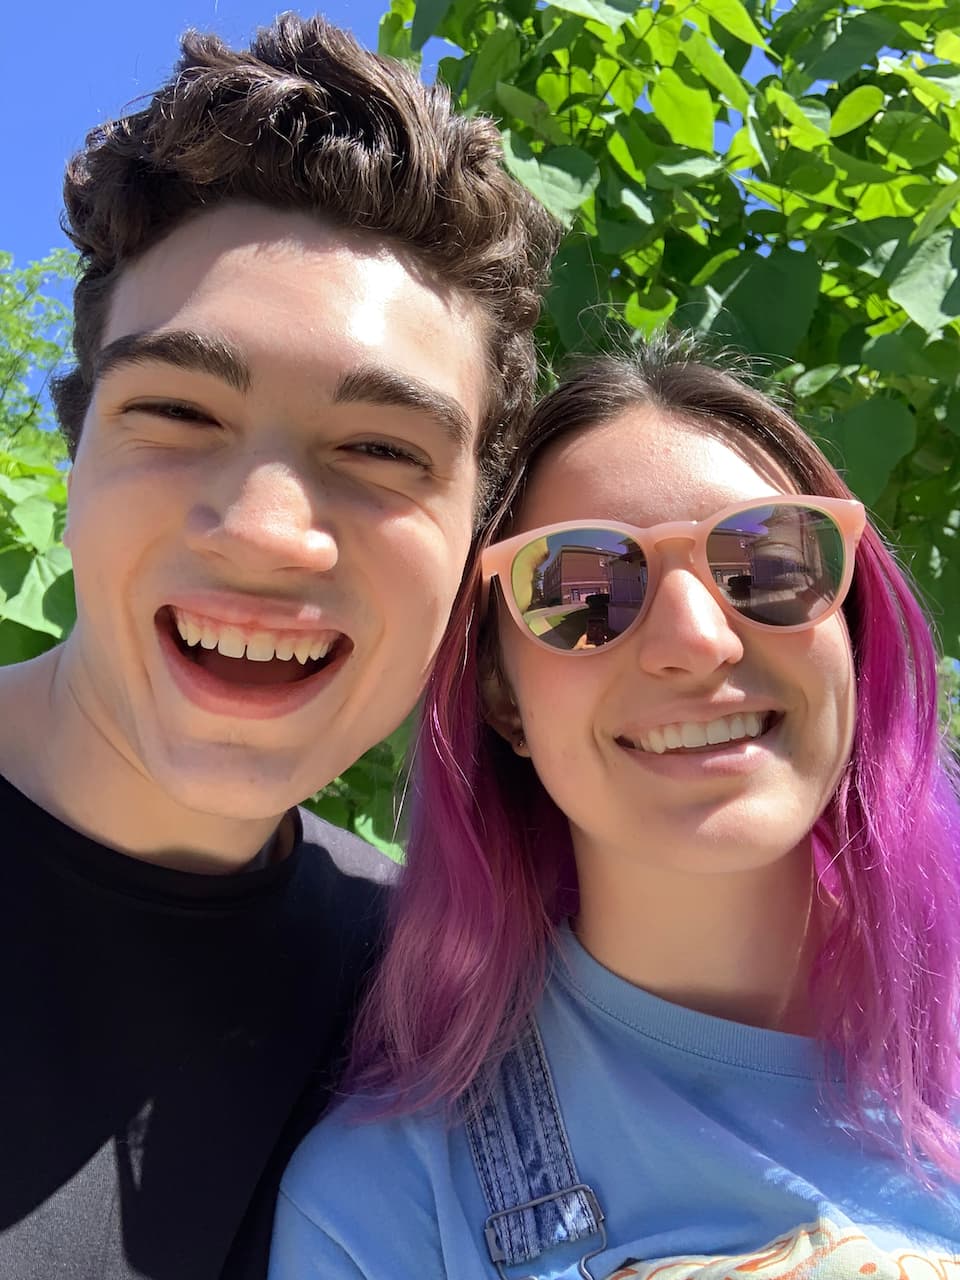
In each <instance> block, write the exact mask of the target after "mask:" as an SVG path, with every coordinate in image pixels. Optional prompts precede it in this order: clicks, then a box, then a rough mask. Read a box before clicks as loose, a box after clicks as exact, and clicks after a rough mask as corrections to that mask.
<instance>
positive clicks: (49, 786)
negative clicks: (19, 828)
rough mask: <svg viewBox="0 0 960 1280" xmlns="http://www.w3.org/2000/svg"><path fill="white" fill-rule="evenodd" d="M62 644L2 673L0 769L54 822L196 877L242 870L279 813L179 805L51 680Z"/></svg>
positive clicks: (64, 685) (274, 832)
mask: <svg viewBox="0 0 960 1280" xmlns="http://www.w3.org/2000/svg"><path fill="white" fill-rule="evenodd" d="M62 655H63V647H62V646H61V647H60V648H58V649H54V650H51V651H50V652H49V653H45V654H43V655H42V656H41V657H39V658H35V659H33V660H32V661H31V662H26V663H21V664H18V665H16V666H12V667H5V668H0V773H2V774H3V776H4V777H6V778H7V779H8V781H9V782H11V783H12V784H13V785H14V786H15V787H16V788H17V789H18V790H19V791H22V792H23V793H24V794H25V795H26V796H28V797H29V798H30V799H31V800H33V801H34V802H35V803H36V804H38V805H40V806H41V808H43V809H46V810H47V812H48V813H50V814H52V815H53V816H54V817H56V818H59V819H60V821H61V822H64V823H66V824H67V826H70V827H72V828H74V830H76V831H79V832H81V833H82V834H83V835H86V836H89V837H91V838H92V839H94V840H96V841H98V842H99V843H101V844H104V845H107V846H109V847H110V848H113V849H116V850H118V851H119V852H121V853H125V854H128V855H129V856H130V857H133V858H137V859H139V860H141V861H144V862H152V863H155V864H157V865H160V866H168V867H172V868H175V869H177V870H181V871H189V872H194V873H197V874H203V875H223V874H227V873H229V872H234V871H239V870H241V869H243V867H244V866H246V865H247V864H248V863H250V862H251V861H252V860H253V859H254V858H256V857H257V854H258V852H259V851H260V850H262V849H263V848H264V847H265V846H266V845H268V844H270V843H271V842H273V840H274V837H275V836H276V845H275V848H274V850H272V852H273V854H274V856H277V857H280V856H283V854H284V853H285V852H287V851H289V846H290V832H289V831H288V830H286V829H285V828H286V825H287V824H284V828H281V826H280V823H281V819H280V816H277V817H269V818H265V819H263V820H246V819H232V818H226V817H223V816H221V815H218V814H209V813H199V812H196V811H194V810H191V809H186V808H184V807H183V806H181V805H179V804H177V802H176V801H175V800H173V799H172V798H171V797H170V796H169V795H167V794H165V793H164V791H163V790H162V789H161V788H160V787H159V786H157V784H156V783H155V782H153V781H152V780H151V779H150V778H149V777H147V776H145V775H144V773H143V772H142V771H141V770H139V769H138V768H137V767H136V766H135V764H134V763H133V762H132V761H131V760H130V759H128V758H127V757H126V756H125V754H124V753H123V751H121V750H120V749H118V747H117V746H116V745H115V744H114V742H112V741H111V740H110V738H109V736H108V735H107V734H106V733H105V732H104V731H103V729H102V728H101V726H100V725H99V724H98V722H97V718H96V716H93V715H91V714H90V713H89V711H88V709H87V708H85V707H83V706H81V705H80V703H79V702H78V700H77V698H76V697H75V696H74V694H73V691H72V690H71V688H70V684H69V681H66V680H63V679H61V678H58V676H59V668H60V663H61V659H62Z"/></svg>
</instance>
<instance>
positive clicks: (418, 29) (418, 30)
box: [410, 0, 453, 53]
mask: <svg viewBox="0 0 960 1280" xmlns="http://www.w3.org/2000/svg"><path fill="white" fill-rule="evenodd" d="M452 7H453V0H417V7H416V9H415V10H414V13H413V27H412V29H411V31H410V47H411V49H412V50H413V52H414V53H417V52H419V51H420V50H421V49H422V48H423V46H424V45H425V44H426V43H427V41H428V40H429V39H430V37H431V36H432V35H436V33H437V31H438V30H439V29H440V24H441V23H442V22H443V20H444V18H445V17H446V16H447V14H448V13H449V12H450V10H451V8H452Z"/></svg>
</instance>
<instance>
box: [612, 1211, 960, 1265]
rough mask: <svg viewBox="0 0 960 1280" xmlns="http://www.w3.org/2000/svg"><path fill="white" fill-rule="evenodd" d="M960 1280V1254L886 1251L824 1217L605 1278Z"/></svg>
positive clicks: (915, 1250) (908, 1249)
mask: <svg viewBox="0 0 960 1280" xmlns="http://www.w3.org/2000/svg"><path fill="white" fill-rule="evenodd" d="M814 1277H815V1278H816V1280H860V1278H861V1277H869V1280H960V1254H956V1253H955V1254H946V1253H939V1252H925V1251H924V1250H922V1249H918V1248H915V1247H910V1248H905V1249H903V1250H897V1251H896V1252H894V1251H888V1250H886V1249H881V1248H879V1247H878V1246H877V1245H876V1244H874V1243H873V1241H872V1240H870V1239H869V1238H868V1237H867V1236H865V1235H864V1234H863V1232H862V1231H858V1230H857V1229H856V1227H854V1226H852V1225H847V1226H846V1227H838V1226H836V1225H835V1224H834V1223H833V1222H831V1221H830V1220H829V1218H821V1219H819V1221H817V1222H812V1223H807V1224H805V1225H804V1226H802V1227H797V1229H796V1230H795V1231H791V1232H790V1233H789V1235H784V1236H780V1237H779V1238H778V1239H776V1240H774V1241H773V1242H772V1243H771V1244H769V1245H767V1246H766V1247H765V1248H762V1249H757V1250H755V1251H754V1252H752V1253H741V1254H733V1255H726V1256H720V1257H713V1258H711V1257H707V1256H694V1255H690V1256H688V1257H677V1258H661V1259H658V1260H656V1261H653V1262H629V1263H626V1264H624V1265H623V1266H621V1267H619V1268H618V1269H617V1270H616V1271H615V1272H614V1273H613V1274H612V1275H610V1276H608V1277H607V1280H748V1278H749V1280H813V1278H814Z"/></svg>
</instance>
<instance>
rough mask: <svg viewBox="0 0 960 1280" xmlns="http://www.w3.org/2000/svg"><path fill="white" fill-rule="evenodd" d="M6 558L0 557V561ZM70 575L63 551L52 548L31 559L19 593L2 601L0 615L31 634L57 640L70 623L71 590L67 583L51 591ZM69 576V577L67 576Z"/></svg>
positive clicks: (71, 610)
mask: <svg viewBox="0 0 960 1280" xmlns="http://www.w3.org/2000/svg"><path fill="white" fill-rule="evenodd" d="M5 558H6V557H0V560H3V559H5ZM69 574H70V557H69V555H68V554H67V552H66V551H65V549H64V548H63V547H60V546H54V547H51V548H50V549H49V550H48V551H46V552H44V553H43V554H42V555H37V556H34V557H33V559H32V560H31V562H30V567H29V568H28V569H27V572H26V574H25V575H24V578H23V582H22V584H21V586H20V590H19V591H18V592H17V594H16V595H15V596H13V598H12V599H8V600H6V602H5V603H4V604H3V606H2V608H0V615H2V617H4V618H9V619H10V620H11V621H13V622H19V623H20V625H21V626H24V627H30V628H32V629H33V630H34V631H44V632H46V633H47V634H48V635H52V636H54V637H56V639H58V640H60V639H62V637H63V636H64V634H65V632H66V630H67V629H68V627H69V626H70V623H71V622H72V620H73V616H74V615H73V609H72V608H71V606H70V601H71V599H72V587H71V585H70V583H69V581H68V583H67V584H65V585H64V584H62V585H61V586H60V588H59V589H58V590H54V588H55V587H56V584H57V581H58V579H60V578H63V577H65V576H66V575H69ZM71 576H72V575H71Z"/></svg>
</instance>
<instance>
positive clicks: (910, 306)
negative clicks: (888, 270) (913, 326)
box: [889, 228, 960, 333]
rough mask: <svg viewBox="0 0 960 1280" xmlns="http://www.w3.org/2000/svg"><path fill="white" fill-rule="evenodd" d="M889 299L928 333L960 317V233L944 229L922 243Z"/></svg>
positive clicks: (916, 249)
mask: <svg viewBox="0 0 960 1280" xmlns="http://www.w3.org/2000/svg"><path fill="white" fill-rule="evenodd" d="M889 295H890V298H891V299H892V300H893V301H894V302H896V303H898V304H899V305H900V306H901V307H903V309H904V311H905V312H906V313H907V315H908V316H909V317H910V319H911V320H913V321H915V322H916V323H917V324H918V325H920V327H921V328H922V329H925V330H926V331H927V333H932V332H934V330H936V329H940V328H942V327H943V325H945V324H948V323H949V322H950V321H951V320H953V319H954V318H955V317H957V316H960V230H957V229H956V228H950V229H948V228H943V229H942V230H940V231H935V232H934V233H933V235H931V236H928V237H927V239H926V240H923V241H921V243H920V244H918V245H917V246H916V248H915V250H914V252H913V253H912V254H911V255H910V258H909V259H908V261H907V262H906V264H905V266H903V268H902V269H901V270H900V272H899V274H898V275H897V277H896V279H895V280H894V281H893V283H892V284H891V285H890V288H889Z"/></svg>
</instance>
